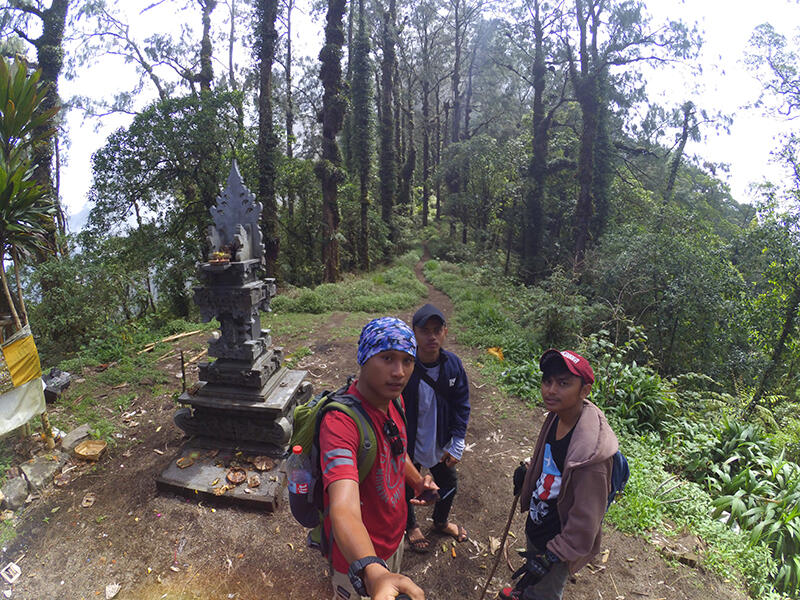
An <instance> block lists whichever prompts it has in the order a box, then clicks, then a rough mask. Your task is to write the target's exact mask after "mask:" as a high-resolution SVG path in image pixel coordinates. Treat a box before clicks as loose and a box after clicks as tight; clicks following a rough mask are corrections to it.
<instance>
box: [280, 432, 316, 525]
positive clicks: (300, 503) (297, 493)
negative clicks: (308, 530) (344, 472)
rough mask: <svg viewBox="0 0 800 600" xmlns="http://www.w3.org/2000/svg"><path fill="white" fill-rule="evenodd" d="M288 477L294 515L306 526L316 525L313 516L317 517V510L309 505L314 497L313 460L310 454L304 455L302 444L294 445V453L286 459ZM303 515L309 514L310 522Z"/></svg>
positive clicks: (290, 503)
mask: <svg viewBox="0 0 800 600" xmlns="http://www.w3.org/2000/svg"><path fill="white" fill-rule="evenodd" d="M286 478H287V480H288V483H289V507H290V508H291V510H292V514H293V515H294V517H295V518H296V519H297V520H298V521H300V523H301V524H302V525H304V526H305V527H314V526H316V522H314V523H312V522H311V518H312V517H313V518H314V519H315V520H316V519H317V515H316V514H315V511H310V510H309V507H310V506H311V503H312V501H313V499H312V498H311V494H312V490H311V462H310V461H309V458H308V455H303V447H302V446H294V447H293V448H292V454H291V456H289V458H288V459H287V460H286ZM302 515H308V518H309V521H308V523H304V522H303V521H301V520H300V519H301V516H302Z"/></svg>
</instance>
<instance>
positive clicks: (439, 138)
mask: <svg viewBox="0 0 800 600" xmlns="http://www.w3.org/2000/svg"><path fill="white" fill-rule="evenodd" d="M435 100H436V102H435V105H436V106H435V108H436V148H435V152H434V157H433V160H434V168H436V169H438V168H439V165H440V164H441V162H442V119H441V115H442V113H441V110H440V109H439V84H438V83H437V84H436V95H435ZM445 129H447V124H446V123H445ZM441 197H442V183H441V177H437V178H436V220H437V221H439V220H440V219H441V218H442V203H441Z"/></svg>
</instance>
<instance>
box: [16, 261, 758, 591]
mask: <svg viewBox="0 0 800 600" xmlns="http://www.w3.org/2000/svg"><path fill="white" fill-rule="evenodd" d="M418 272H419V271H418ZM426 300H427V301H429V302H433V303H434V304H436V305H437V306H439V307H440V308H441V309H442V310H443V312H444V313H445V315H450V314H451V312H452V310H453V306H452V303H451V302H450V300H449V299H448V298H447V297H446V296H445V295H443V294H442V293H440V292H438V291H436V290H434V289H430V291H429V296H428V298H427V299H426ZM411 314H413V310H409V311H406V312H404V313H402V314H400V315H399V316H400V317H403V318H406V320H408V321H409V322H410V317H411ZM352 317H353V316H351V315H348V314H346V313H334V314H333V315H332V316H330V318H328V319H326V320H324V321H323V320H317V321H314V322H313V325H310V326H309V327H308V328H305V329H303V330H299V329H298V328H295V330H287V331H286V332H285V333H284V334H283V335H279V336H276V338H275V342H276V343H277V344H280V345H283V346H284V347H285V348H286V351H287V352H293V351H294V350H295V349H297V348H299V347H301V346H307V347H308V348H310V349H311V350H312V352H313V354H311V355H309V356H306V357H305V358H304V359H302V360H301V361H300V363H299V364H298V365H297V368H304V369H307V370H308V372H309V379H310V381H312V382H313V384H314V387H315V391H317V390H321V389H324V388H327V389H334V388H335V387H336V386H338V385H340V384H341V383H342V382H343V381H344V379H345V377H346V376H347V375H348V374H352V373H354V372H355V370H356V368H357V367H356V362H355V346H356V341H357V336H358V330H359V329H360V326H361V325H362V324H363V322H365V321H360V322H358V323H356V322H355V321H353V318H352ZM271 319H273V320H278V319H279V317H278V316H276V317H271ZM202 338H203V336H195V337H194V338H186V339H183V340H180V341H179V342H177V343H176V346H180V347H183V348H185V349H187V350H188V351H189V352H190V353H193V354H197V353H198V352H199V350H200V349H202V347H203V339H202ZM446 346H447V347H448V348H450V349H451V350H453V351H455V352H456V353H457V354H459V355H460V356H461V357H462V359H463V360H464V364H465V366H466V368H467V371H468V373H469V376H470V379H471V390H470V391H471V394H472V417H471V421H470V427H469V432H468V436H467V443H468V444H469V445H470V447H471V450H470V451H469V452H467V453H465V457H464V460H463V461H462V463H461V466H460V467H459V473H460V482H459V491H458V495H457V496H456V500H455V503H454V507H453V512H452V515H451V516H452V519H453V520H455V521H457V522H459V523H462V524H463V525H464V526H465V527H466V528H467V530H468V532H469V535H470V538H471V541H468V542H466V543H463V544H458V545H456V546H455V550H456V553H455V556H453V554H452V550H451V548H452V544H451V543H450V539H451V538H441V537H433V538H432V539H433V541H434V544H433V548H432V551H431V552H429V553H428V554H424V555H419V554H414V553H412V552H411V551H410V550H407V552H406V555H405V560H404V568H403V571H404V572H405V573H406V574H408V575H409V576H411V577H412V578H413V579H414V580H415V581H416V582H417V583H418V584H419V585H421V586H422V587H423V589H424V590H425V591H426V597H428V598H431V599H433V600H437V599H442V600H444V599H447V600H451V599H459V598H474V599H476V600H477V598H478V597H479V596H480V592H481V590H482V588H483V585H484V584H485V582H486V577H487V575H488V573H489V571H490V569H491V566H492V564H493V562H494V559H495V556H493V555H491V554H488V553H487V547H488V545H489V543H490V537H494V538H500V537H501V535H502V531H503V528H504V526H505V524H506V520H507V518H508V514H509V510H510V508H511V502H512V496H511V487H512V486H511V477H510V476H511V473H512V471H513V469H514V468H515V466H516V465H517V464H518V463H519V461H520V460H521V459H522V458H524V457H526V456H528V455H529V453H530V451H531V448H532V445H533V441H534V438H535V435H536V433H537V432H538V429H539V426H540V423H541V420H542V417H543V411H541V410H538V409H534V410H531V409H529V408H526V407H525V406H524V404H523V403H522V402H521V401H519V400H518V399H509V398H505V397H504V396H503V395H502V394H501V393H500V392H498V390H497V389H496V388H494V387H493V386H492V385H491V384H489V383H487V382H485V381H484V380H483V379H482V378H481V375H480V373H479V372H478V370H477V367H476V363H477V362H479V361H480V360H481V358H482V357H481V356H480V355H479V352H478V351H477V350H475V349H473V348H469V347H464V346H461V345H459V343H458V331H454V330H452V329H451V331H450V335H449V339H448V341H447V343H446ZM157 365H158V368H159V369H160V370H162V372H164V373H166V374H167V380H168V381H169V382H170V386H171V387H172V391H174V388H175V386H176V385H177V386H179V385H180V383H179V380H178V379H177V378H176V374H177V373H179V372H180V367H179V364H178V363H177V361H176V359H174V358H167V359H165V360H163V361H161V362H158V363H157ZM112 368H113V367H112ZM155 375H157V374H154V376H155ZM85 376H86V377H87V378H88V377H91V375H90V374H87V375H85ZM188 376H189V378H190V381H191V378H194V379H196V377H197V371H196V367H195V368H193V369H191V370H190V372H189V373H188ZM171 382H177V383H175V385H172V383H171ZM134 387H136V388H137V389H135V390H134V391H136V400H135V401H134V404H133V405H132V406H131V407H129V408H128V410H129V411H130V410H133V409H134V408H135V409H137V410H138V411H141V410H144V411H145V412H144V413H141V412H139V414H138V416H137V417H136V418H137V419H138V425H136V426H134V427H131V426H130V425H129V424H130V418H129V419H128V422H127V424H126V423H123V421H122V411H119V412H117V413H114V411H110V412H111V413H114V414H113V417H111V418H113V419H114V420H115V421H116V422H117V423H118V424H119V426H120V428H121V430H122V431H123V434H122V438H120V439H119V440H118V443H117V445H116V446H115V447H113V448H111V449H110V452H109V454H108V455H107V456H106V457H105V458H104V459H103V460H102V461H101V462H100V463H99V464H97V465H96V466H94V467H89V466H80V467H78V468H76V469H75V470H74V471H73V473H74V474H76V475H78V476H77V477H75V479H74V480H73V481H72V482H71V483H69V485H67V486H65V487H61V488H51V489H50V490H49V491H48V492H46V493H45V494H43V496H42V497H41V498H39V499H37V500H34V501H33V502H32V503H31V504H30V505H29V506H28V508H27V509H26V510H25V512H24V514H23V516H22V519H21V522H20V524H19V527H18V532H19V534H18V537H17V538H16V539H15V540H14V541H13V542H11V543H10V544H9V545H8V547H7V548H4V549H3V555H2V564H3V565H5V564H6V562H8V561H9V560H14V561H16V562H17V563H18V564H19V565H20V566H21V568H22V576H21V577H20V579H19V580H18V581H17V582H16V583H15V584H14V585H13V587H12V586H8V585H5V584H3V585H0V591H1V590H4V589H5V590H11V596H10V597H11V598H15V599H25V600H43V599H56V598H58V599H61V598H64V599H85V600H88V599H90V598H105V589H106V586H107V585H108V584H113V583H117V584H120V585H121V586H122V587H121V591H120V592H119V594H118V595H117V596H116V597H117V598H119V599H123V600H125V599H129V600H150V599H161V598H164V599H170V600H178V599H180V600H189V599H217V598H220V599H226V598H235V599H237V600H261V599H266V598H275V599H304V600H307V599H309V598H313V599H324V598H329V597H330V596H331V593H330V587H329V583H328V580H327V577H326V575H327V563H326V562H325V561H324V560H323V559H322V558H321V557H320V556H319V555H318V554H317V553H316V552H314V551H311V550H308V549H307V548H306V547H305V543H304V542H305V533H306V532H305V530H304V529H303V528H302V527H301V526H300V525H298V524H297V523H296V522H295V521H294V520H293V519H292V517H291V515H290V513H289V511H288V502H284V503H283V505H282V507H281V508H280V510H278V511H277V512H275V513H263V512H258V511H253V510H243V509H240V508H235V507H230V506H223V505H215V504H212V503H209V502H208V501H198V500H195V499H186V498H183V497H179V496H174V495H171V494H163V493H159V492H157V490H156V486H155V482H154V477H155V476H156V475H158V474H159V473H161V472H162V471H163V470H164V468H165V467H166V466H167V464H168V463H169V461H171V460H173V459H174V457H175V455H176V453H177V451H178V449H179V448H180V446H181V445H182V443H183V442H184V441H185V438H184V436H183V434H182V432H181V431H180V430H178V429H177V428H176V427H175V426H174V424H173V423H172V415H173V413H174V411H175V409H176V405H175V403H174V401H173V400H172V397H171V395H170V394H169V393H162V394H158V395H156V394H154V393H153V391H152V389H153V388H152V386H149V385H144V384H138V385H137V386H134ZM127 391H128V392H130V391H131V389H130V388H128V389H127ZM167 391H169V390H167ZM76 393H77V391H68V392H67V397H66V400H67V403H68V402H69V400H70V394H76ZM106 393H108V394H110V395H113V393H114V390H113V389H111V388H109V389H107V390H106ZM109 410H110V409H109ZM161 453H163V454H161ZM89 492H91V493H93V494H95V496H96V501H95V503H94V504H93V505H92V506H91V507H88V508H84V507H82V506H81V501H82V499H83V498H84V496H85V495H86V494H87V493H89ZM418 516H419V518H420V520H421V522H422V523H423V531H425V532H426V534H428V530H429V529H430V525H431V523H430V520H429V517H430V509H421V510H420V511H419V513H418ZM425 519H427V521H425ZM426 523H427V524H426ZM511 531H512V532H513V534H514V535H513V536H512V537H509V545H510V547H511V549H510V551H509V557H510V559H511V561H512V563H513V564H514V566H516V565H518V564H519V563H520V562H521V561H520V559H519V558H518V557H517V555H516V553H515V552H514V551H513V550H514V549H515V548H517V547H522V546H524V543H523V542H522V536H524V518H523V515H521V514H519V513H518V512H517V513H516V516H515V518H514V522H513V525H512V529H511ZM430 535H432V534H430ZM443 544H445V546H444V548H443ZM603 548H604V549H607V550H608V554H607V556H608V558H607V562H605V563H602V562H601V560H600V558H599V557H598V559H597V561H596V563H597V564H596V565H595V568H594V569H590V568H587V569H584V570H583V571H581V573H579V574H578V576H577V577H576V578H575V579H574V580H572V581H571V582H570V583H569V584H568V585H567V589H566V594H565V598H567V599H571V600H590V599H591V600H603V599H612V600H614V599H629V600H631V599H644V600H646V599H652V600H657V599H665V600H666V599H667V598H669V599H670V600H679V599H688V600H706V599H708V598H719V599H731V600H733V599H737V600H738V599H742V598H744V596H743V595H742V594H741V593H739V592H736V591H732V590H730V589H729V588H730V587H731V586H729V585H728V584H726V583H724V582H721V581H719V580H718V579H717V578H715V577H714V576H711V575H709V574H707V573H705V572H703V571H701V570H696V569H690V568H688V567H686V566H684V565H681V564H670V563H668V562H667V561H666V560H664V559H663V558H662V557H661V555H660V554H659V552H658V550H657V549H656V548H655V547H653V546H652V545H650V544H649V543H647V542H646V541H645V540H643V539H640V538H636V537H628V536H625V535H623V534H621V533H619V532H617V531H615V530H614V529H613V528H610V527H606V531H605V536H604V541H603ZM505 563H506V560H505V558H502V559H501V563H500V566H499V567H498V570H497V574H496V575H495V577H494V579H493V583H492V585H491V587H490V589H489V592H490V593H489V594H487V598H492V597H494V594H495V593H496V591H497V590H498V589H499V588H500V587H501V586H502V585H503V584H507V583H508V582H509V577H510V570H509V567H508V566H507V565H506V564H505ZM0 566H2V565H0ZM0 583H2V582H0Z"/></svg>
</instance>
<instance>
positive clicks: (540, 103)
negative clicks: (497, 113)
mask: <svg viewBox="0 0 800 600" xmlns="http://www.w3.org/2000/svg"><path fill="white" fill-rule="evenodd" d="M540 10H541V8H540V3H539V1H538V0H535V2H534V5H533V40H534V51H533V69H532V71H533V122H532V124H531V125H532V130H533V152H532V153H531V159H530V162H529V163H528V177H529V185H528V187H527V189H526V192H527V193H526V198H525V217H524V219H523V240H524V242H523V250H522V254H523V268H522V271H523V272H522V276H523V280H524V281H525V282H526V283H528V284H531V283H533V282H534V281H535V279H536V276H537V274H538V273H539V271H540V270H541V269H542V266H543V265H542V261H541V249H542V230H543V225H544V222H543V221H544V209H543V204H544V194H545V185H546V180H547V156H548V145H549V135H550V132H549V130H550V119H549V118H548V117H547V116H546V115H545V108H544V89H545V77H546V75H547V65H546V64H545V53H544V29H543V27H542V21H541V15H540Z"/></svg>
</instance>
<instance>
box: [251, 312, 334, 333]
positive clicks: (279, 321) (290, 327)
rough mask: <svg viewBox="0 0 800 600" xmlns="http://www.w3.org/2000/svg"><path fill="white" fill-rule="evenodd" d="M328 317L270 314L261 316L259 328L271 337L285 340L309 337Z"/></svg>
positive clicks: (309, 314)
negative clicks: (268, 331) (301, 336)
mask: <svg viewBox="0 0 800 600" xmlns="http://www.w3.org/2000/svg"><path fill="white" fill-rule="evenodd" d="M328 318H329V315H321V314H312V313H297V312H284V313H281V314H280V315H278V314H276V313H274V312H272V313H265V314H263V315H261V326H262V327H263V328H264V329H269V330H270V333H271V335H273V336H277V337H281V338H285V337H294V336H297V335H310V334H312V333H314V332H315V331H316V330H317V329H318V328H319V327H320V326H322V325H323V324H324V323H325V322H326V321H327V320H328Z"/></svg>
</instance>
